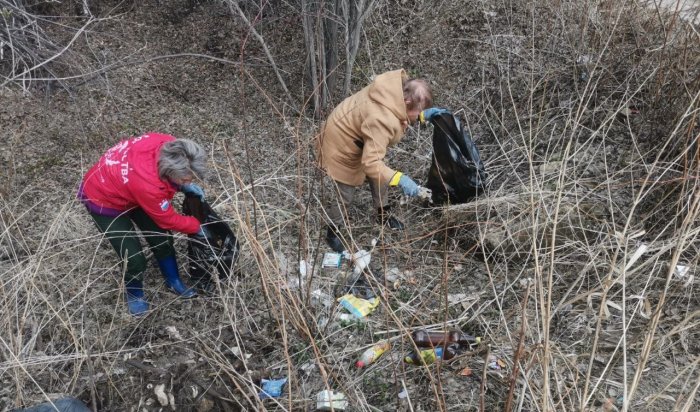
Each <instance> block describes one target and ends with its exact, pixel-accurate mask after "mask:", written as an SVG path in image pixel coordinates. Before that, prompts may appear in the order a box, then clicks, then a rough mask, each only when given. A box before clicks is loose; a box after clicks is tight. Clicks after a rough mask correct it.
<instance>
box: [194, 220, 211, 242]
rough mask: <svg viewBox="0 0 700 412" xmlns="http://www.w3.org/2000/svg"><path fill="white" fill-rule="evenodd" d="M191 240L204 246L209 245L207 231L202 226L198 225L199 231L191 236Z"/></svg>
mask: <svg viewBox="0 0 700 412" xmlns="http://www.w3.org/2000/svg"><path fill="white" fill-rule="evenodd" d="M192 238H193V239H194V240H196V241H197V242H200V243H203V244H205V245H206V244H208V243H209V230H207V228H206V227H205V226H204V225H199V230H198V231H197V233H195V234H193V235H192Z"/></svg>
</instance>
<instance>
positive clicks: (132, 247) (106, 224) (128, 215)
mask: <svg viewBox="0 0 700 412" xmlns="http://www.w3.org/2000/svg"><path fill="white" fill-rule="evenodd" d="M90 216H92V219H93V220H94V221H95V224H96V225H97V228H98V229H99V230H100V231H101V232H102V233H104V234H105V237H106V238H107V239H108V240H109V243H111V244H112V247H113V248H114V250H115V251H116V252H117V255H118V256H119V259H121V260H122V261H125V260H126V273H125V274H124V281H125V282H129V281H131V280H139V281H143V272H145V271H146V265H147V262H146V256H145V254H144V252H143V250H142V249H141V241H140V239H139V236H138V232H137V231H136V228H135V227H134V223H136V225H137V226H138V227H139V229H140V230H141V233H142V234H143V235H144V237H145V238H146V241H147V242H148V246H150V249H151V251H152V252H153V255H154V256H155V258H156V259H158V260H160V259H163V258H166V257H168V256H174V255H175V248H174V247H173V237H172V235H171V234H170V232H168V231H167V230H164V229H161V228H160V227H158V225H156V223H155V222H154V221H153V219H151V218H150V217H149V216H148V215H147V214H146V212H144V211H143V210H142V209H133V210H131V211H128V212H124V213H123V214H121V215H119V216H117V217H109V216H101V215H96V214H93V213H90Z"/></svg>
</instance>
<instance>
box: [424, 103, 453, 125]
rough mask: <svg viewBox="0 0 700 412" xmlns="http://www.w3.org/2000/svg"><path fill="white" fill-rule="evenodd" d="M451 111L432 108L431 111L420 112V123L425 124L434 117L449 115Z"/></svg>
mask: <svg viewBox="0 0 700 412" xmlns="http://www.w3.org/2000/svg"><path fill="white" fill-rule="evenodd" d="M449 112H450V111H449V110H447V109H442V108H440V107H431V108H429V109H425V110H423V111H422V112H420V122H421V123H425V122H427V121H428V120H432V119H433V117H435V116H439V115H441V114H443V113H449Z"/></svg>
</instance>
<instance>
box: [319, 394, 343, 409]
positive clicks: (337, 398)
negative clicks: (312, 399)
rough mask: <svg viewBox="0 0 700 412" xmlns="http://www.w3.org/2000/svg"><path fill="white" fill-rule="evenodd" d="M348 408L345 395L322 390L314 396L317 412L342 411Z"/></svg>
mask: <svg viewBox="0 0 700 412" xmlns="http://www.w3.org/2000/svg"><path fill="white" fill-rule="evenodd" d="M347 407H348V401H347V399H345V394H344V393H342V392H335V391H329V390H323V391H321V392H319V393H317V394H316V410H319V411H330V410H336V411H344V410H345V408H347Z"/></svg>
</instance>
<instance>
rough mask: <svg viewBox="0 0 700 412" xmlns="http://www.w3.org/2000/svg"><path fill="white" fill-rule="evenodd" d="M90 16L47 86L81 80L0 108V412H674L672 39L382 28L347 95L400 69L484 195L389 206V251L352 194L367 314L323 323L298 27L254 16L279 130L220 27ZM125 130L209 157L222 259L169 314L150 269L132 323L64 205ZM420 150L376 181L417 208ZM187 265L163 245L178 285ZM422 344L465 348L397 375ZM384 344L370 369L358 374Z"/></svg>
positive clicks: (678, 103)
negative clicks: (228, 250) (428, 335)
mask: <svg viewBox="0 0 700 412" xmlns="http://www.w3.org/2000/svg"><path fill="white" fill-rule="evenodd" d="M583 3H585V5H582V4H583ZM81 4H82V3H81V2H77V1H75V2H63V3H62V4H53V5H51V4H49V5H47V6H46V7H47V9H45V10H42V11H43V12H44V13H45V14H47V15H57V16H64V17H62V18H64V19H65V20H64V21H65V22H66V24H68V23H69V24H70V26H71V27H81V26H82V25H83V24H85V23H87V22H88V19H87V17H85V16H82V17H70V18H68V17H66V16H76V15H79V10H80V5H81ZM92 7H93V9H92V13H93V14H94V16H95V17H97V18H99V20H97V21H95V22H91V23H90V25H88V26H87V28H86V29H85V31H84V32H83V33H82V34H81V36H79V38H78V41H76V42H75V43H74V46H73V49H72V50H73V51H74V52H75V53H73V54H68V53H66V54H65V56H63V57H64V59H62V60H61V64H62V65H65V67H64V66H58V67H57V68H56V72H57V73H63V74H64V75H65V76H67V75H68V74H69V73H79V74H80V76H79V77H76V78H71V79H64V80H62V81H51V82H45V81H36V82H34V83H32V84H31V87H30V88H29V89H28V90H27V91H25V90H23V89H22V85H21V83H20V82H12V83H11V84H7V85H6V86H5V87H2V88H0V96H1V99H2V105H1V107H0V130H2V142H3V144H2V147H1V148H0V165H2V167H1V168H0V169H1V170H2V172H1V173H2V174H1V175H0V176H2V182H3V183H2V185H0V195H1V198H2V205H1V207H2V208H1V209H0V218H1V219H2V226H0V228H1V229H2V230H1V231H0V273H2V279H3V280H2V283H0V295H1V296H2V311H1V313H2V315H1V321H2V324H1V325H0V328H2V330H4V331H7V333H2V335H1V336H2V338H1V339H0V344H1V346H0V411H9V410H13V409H14V408H18V407H24V406H29V405H33V404H36V403H39V402H43V401H45V400H47V399H56V398H57V397H61V396H65V395H70V396H75V397H77V398H79V399H81V400H82V401H84V402H85V403H86V404H88V405H90V407H91V408H92V409H93V410H98V411H160V410H169V409H170V410H177V411H198V412H204V411H235V410H315V407H316V398H315V396H316V394H317V393H318V392H320V391H322V390H324V389H333V390H336V391H340V392H343V393H344V394H345V395H346V396H347V399H348V401H349V405H350V406H349V407H348V409H347V410H353V411H376V410H381V411H407V410H416V411H418V410H420V411H433V410H452V411H464V410H467V411H471V410H487V411H489V410H503V409H504V408H505V407H506V405H510V408H511V409H512V410H531V411H535V410H591V411H613V410H623V409H626V410H630V411H634V410H693V409H694V408H693V406H695V407H697V405H698V394H697V390H698V385H697V382H698V381H700V379H698V378H699V375H700V372H699V371H698V359H700V358H698V355H699V349H700V347H699V345H698V335H699V332H700V330H699V329H700V328H698V313H699V312H698V309H699V307H700V305H698V303H699V302H698V298H697V291H696V288H697V280H695V279H694V278H690V276H692V274H693V273H697V272H696V270H697V264H698V258H697V256H698V253H697V251H698V246H700V242H698V236H697V233H698V231H697V228H698V226H697V223H698V220H697V219H695V218H696V217H697V213H698V210H697V204H696V203H697V199H698V183H697V182H698V180H697V173H698V158H697V153H698V152H697V136H698V126H697V122H696V121H695V120H694V119H695V117H693V116H697V92H698V90H699V89H700V88H699V87H698V85H700V81H699V80H698V79H699V78H700V77H699V76H700V73H698V67H700V66H699V65H698V64H697V63H698V56H700V54H699V53H696V52H697V51H698V43H699V42H698V38H697V37H693V36H692V35H690V36H689V37H688V38H686V37H683V36H681V35H680V34H678V32H677V31H676V30H680V29H679V25H680V23H674V24H675V26H674V25H673V24H671V23H668V21H669V20H666V18H665V17H664V18H662V17H660V16H662V14H660V13H655V10H653V9H644V8H642V7H638V6H636V5H630V6H629V8H626V9H616V8H613V7H610V8H607V9H606V7H605V6H604V5H596V6H594V5H590V4H588V3H587V2H581V4H579V2H566V4H560V5H558V6H557V7H555V6H553V5H550V4H549V3H548V2H501V1H491V0H480V1H466V0H465V1H458V2H437V3H434V2H426V1H421V0H409V1H405V0H390V1H381V2H378V3H377V6H376V8H375V10H374V11H373V13H372V14H371V16H370V18H369V19H368V21H367V22H366V26H365V31H364V38H363V39H364V43H363V47H362V50H361V52H360V54H359V55H358V60H357V67H356V69H355V71H354V73H353V76H354V77H353V90H358V89H359V88H361V87H363V86H364V85H365V84H367V83H368V82H369V81H370V79H371V77H372V75H374V74H379V73H382V72H384V71H386V70H391V69H396V68H400V67H403V68H405V69H406V70H407V71H408V72H409V73H410V74H411V75H415V76H422V77H425V78H427V79H429V80H430V82H431V83H432V85H433V87H434V89H435V93H436V102H437V103H438V104H439V105H441V106H444V107H448V108H450V109H452V111H453V112H455V113H457V114H458V116H460V118H461V119H462V121H463V122H464V124H465V127H466V128H468V130H469V131H470V132H471V135H472V136H473V137H474V140H475V142H476V144H477V145H478V147H479V149H480V151H481V155H482V157H483V159H484V162H485V165H486V169H487V171H488V173H489V176H490V191H489V192H488V193H487V194H486V195H484V196H483V197H481V198H479V199H477V200H476V201H475V202H473V203H472V204H469V205H466V206H465V205H463V206H451V207H431V206H430V205H428V204H424V203H422V202H418V201H409V202H407V203H404V202H403V199H401V198H400V196H398V194H397V193H393V194H392V196H393V200H394V202H395V210H397V213H398V216H399V217H400V218H401V219H402V220H403V221H404V222H405V223H406V224H407V226H408V229H407V230H406V231H404V232H391V231H388V230H383V229H382V228H380V227H379V226H377V225H376V224H375V218H374V215H373V213H372V211H371V210H370V204H371V201H370V194H369V190H368V188H367V187H365V188H363V189H362V190H361V191H360V192H359V193H358V196H357V199H356V200H355V202H354V204H353V207H352V208H351V210H350V211H349V213H350V216H351V219H352V221H353V226H352V229H351V232H350V234H348V237H351V238H352V245H353V250H355V249H369V248H370V244H371V241H372V239H375V238H376V239H378V240H379V245H378V246H377V247H376V248H375V249H374V251H373V255H372V256H373V257H372V263H371V266H370V271H369V272H370V273H369V274H368V275H367V276H366V278H367V279H368V283H369V285H370V289H372V290H373V293H374V294H376V295H379V296H381V304H380V306H379V307H378V308H377V310H376V311H375V312H373V313H372V314H371V315H370V316H369V317H368V319H367V320H366V321H365V322H361V323H350V324H347V323H344V322H341V321H340V320H339V317H338V316H339V314H340V313H342V312H343V310H342V308H339V306H338V304H337V303H336V298H338V297H340V296H342V295H343V294H344V293H346V291H347V290H348V289H349V287H351V286H352V285H353V281H354V280H355V279H354V278H353V275H352V267H351V265H350V264H349V263H348V262H347V261H346V262H345V263H344V264H343V266H342V267H341V268H338V269H328V268H321V267H320V266H321V265H320V262H321V260H322V258H323V255H324V253H326V252H329V251H330V250H329V249H328V247H327V246H326V245H325V243H324V242H323V239H322V235H323V233H324V232H323V229H324V221H323V208H322V204H323V202H324V201H325V200H326V197H327V196H328V192H329V191H328V188H327V187H324V184H323V182H322V179H321V176H320V174H319V172H318V171H317V170H316V168H315V167H314V158H313V149H312V141H313V137H314V135H315V133H316V131H317V130H318V127H319V122H320V120H319V119H314V117H313V115H312V112H313V110H312V108H311V107H309V105H308V100H307V99H308V96H309V90H310V86H309V84H308V77H307V76H306V75H305V67H306V66H305V65H306V52H305V50H304V49H303V31H302V26H301V23H300V16H299V13H298V11H297V10H296V9H295V6H294V4H292V3H289V2H279V1H271V2H267V3H265V6H264V8H263V11H262V12H260V13H259V14H258V15H257V17H256V19H255V27H256V30H258V32H259V33H260V34H261V35H262V36H263V38H264V39H265V42H266V46H267V47H268V48H269V50H271V51H272V53H273V55H274V59H275V61H276V63H277V65H278V67H279V71H280V73H281V76H282V78H283V80H284V81H285V82H286V85H287V86H288V87H289V90H290V94H291V95H292V97H293V99H294V101H293V102H292V103H290V102H289V101H287V100H285V96H284V93H283V92H282V89H281V87H280V84H279V80H278V78H277V76H276V74H275V72H274V70H273V69H272V68H271V67H270V64H269V61H268V59H267V57H266V55H265V53H264V50H263V48H262V47H261V45H260V43H259V42H258V41H257V39H256V38H255V37H254V36H252V35H251V34H250V32H249V31H248V30H247V28H246V27H245V25H244V24H243V23H242V22H241V21H240V20H239V19H237V18H235V17H234V16H232V15H231V12H230V10H229V9H228V7H227V6H226V5H225V4H224V3H223V2H219V1H194V0H177V1H168V2H162V1H157V0H149V1H143V2H136V1H111V0H110V1H103V2H99V4H96V5H92ZM258 7H259V4H257V3H256V4H255V5H253V4H252V3H250V4H246V8H245V12H246V13H249V14H250V16H256V13H257V11H258V10H259V9H258ZM626 7H627V6H626ZM584 9H585V11H582V10H584ZM76 10H78V11H76ZM620 10H622V11H623V13H622V14H616V13H619V12H620ZM625 15H626V16H633V17H634V18H630V19H627V20H626V21H623V20H624V19H622V20H620V19H619V17H620V16H625ZM581 16H584V17H581ZM56 20H60V19H58V18H57V19H56ZM659 21H661V22H663V24H662V26H663V27H664V28H665V29H667V31H666V32H665V33H666V34H665V36H666V37H665V38H664V35H662V34H660V33H661V31H660V30H661V29H660V28H659V27H657V26H655V24H659V23H658V22H659ZM611 22H615V24H612V23H611ZM672 26H673V27H672ZM50 30H51V34H52V35H54V36H56V37H57V38H60V39H63V40H64V41H68V40H70V38H71V36H72V34H71V33H73V34H74V32H71V31H65V32H64V31H62V30H61V29H60V28H58V27H54V28H53V29H50ZM610 33H612V34H610ZM662 44H663V45H664V46H661V45H662ZM660 62H670V63H668V65H665V66H663V65H661V64H662V63H660ZM664 64H666V63H664ZM655 65H658V66H655ZM342 97H343V96H336V100H337V101H339V100H340V99H342ZM686 109H687V110H686ZM147 131H159V132H164V133H170V134H173V135H175V136H178V137H188V138H192V139H195V140H197V141H199V142H201V143H202V144H203V145H204V146H205V147H206V149H207V150H208V152H209V153H210V166H211V174H210V175H209V176H208V178H207V180H206V182H205V184H204V186H205V189H206V191H207V197H208V199H209V201H210V202H211V203H212V204H213V205H214V207H215V209H216V210H217V212H218V213H219V214H220V215H221V216H223V217H224V218H225V219H227V221H228V222H229V224H230V225H231V227H232V228H233V229H234V230H235V231H236V233H237V235H238V237H239V240H240V241H241V245H242V253H241V257H240V260H239V262H238V266H237V271H236V273H235V274H234V275H232V276H231V277H230V278H228V279H226V280H224V281H222V282H221V283H220V284H219V285H218V288H217V291H216V292H215V293H213V294H212V295H210V296H200V297H198V298H196V299H192V300H181V299H177V298H176V297H175V296H174V295H172V294H170V293H168V292H167V290H166V289H165V286H164V285H163V284H162V280H161V277H160V274H159V273H158V271H157V268H155V267H151V269H149V271H148V272H147V273H146V277H145V279H146V280H145V284H146V288H147V297H148V300H149V302H150V303H151V305H152V308H153V309H152V311H151V312H150V313H149V314H148V316H145V317H143V318H139V319H135V318H132V317H130V316H129V315H128V314H127V313H126V308H125V304H124V302H123V295H122V293H121V287H122V285H121V282H120V278H121V268H120V264H119V262H118V261H117V259H116V258H115V256H114V252H113V250H112V249H111V248H110V247H109V245H108V244H107V243H106V242H102V241H101V239H100V235H99V233H98V231H97V230H96V228H95V227H94V225H93V224H92V222H91V221H90V220H89V216H88V215H87V213H86V212H85V211H84V208H83V207H82V206H81V205H80V204H79V203H78V202H76V201H75V199H74V196H75V191H76V189H77V187H78V185H79V183H80V180H81V178H82V175H83V173H84V172H85V171H86V170H87V169H88V168H89V167H90V166H91V165H92V164H93V163H94V162H95V161H96V160H97V159H98V158H99V156H100V155H101V154H102V153H103V152H104V151H105V150H106V149H107V148H109V147H110V146H111V145H113V144H114V143H115V142H116V141H118V139H120V138H122V137H126V136H132V135H137V134H141V133H144V132H147ZM431 132H432V130H431V128H430V126H420V127H418V126H416V127H412V128H411V129H410V130H409V132H408V133H407V135H406V137H405V138H404V139H403V141H402V142H401V144H400V145H399V146H398V147H397V148H395V149H394V150H392V151H391V152H390V153H389V155H388V156H387V159H386V162H387V163H388V164H390V165H392V166H394V167H396V168H397V169H399V170H402V171H405V172H406V173H407V174H409V175H411V176H413V177H415V178H416V180H418V181H424V180H425V178H426V177H427V173H428V169H429V167H430V163H431V151H432V141H431V136H432V134H431ZM688 176H691V178H688ZM692 176H695V178H694V179H695V180H693V178H692ZM180 200H181V198H180V197H177V198H176V203H177V202H178V201H180ZM185 242H186V239H185V237H184V236H182V235H176V246H177V250H178V259H179V261H180V265H181V267H182V268H183V269H184V268H185V266H186V261H187V255H186V244H185ZM640 247H643V249H644V251H645V252H644V253H643V254H642V255H643V257H641V258H639V257H637V258H636V259H635V258H634V253H635V251H639V250H640ZM300 261H304V263H305V266H306V268H307V269H306V271H305V275H304V276H302V275H300V270H299V266H300V263H299V262H300ZM676 263H677V264H679V265H681V264H682V265H685V266H688V267H689V268H690V269H689V272H687V274H685V275H683V276H680V275H677V274H675V273H676V272H675V271H674V267H675V264H676ZM426 327H431V328H437V329H448V328H458V329H460V330H462V331H464V332H467V333H470V334H474V335H478V336H482V337H483V341H484V343H483V344H481V345H478V346H477V347H474V348H470V349H468V350H465V351H464V352H463V353H461V354H460V355H459V356H458V357H456V358H455V359H453V360H450V361H445V362H438V363H436V364H434V365H430V366H413V365H408V364H406V363H404V362H402V359H403V357H404V356H405V355H406V354H408V353H410V352H411V351H412V349H413V347H412V344H411V341H410V332H411V331H413V330H415V329H419V328H426ZM651 332H653V333H651ZM381 339H390V340H391V342H392V349H391V350H390V351H389V352H388V353H387V354H385V355H384V356H383V357H382V358H380V359H379V361H378V362H376V363H375V364H373V365H372V366H370V367H369V368H366V369H362V370H358V369H356V368H355V367H354V366H353V365H354V363H355V361H356V360H357V358H358V356H359V354H360V353H361V352H362V351H363V350H364V349H366V348H368V347H369V346H371V345H372V344H373V343H374V342H377V341H379V340H381ZM519 348H520V349H519ZM493 359H498V360H501V361H502V366H492V365H491V364H490V362H491V361H492V360H493ZM543 365H546V367H545V366H543ZM545 376H546V378H545ZM282 377H285V378H287V379H288V380H289V381H288V382H287V384H286V387H285V391H284V394H283V396H282V397H281V398H278V399H267V400H261V399H260V397H259V392H260V385H261V381H260V380H261V379H262V378H265V379H271V378H282ZM511 384H512V385H513V386H511ZM159 385H164V386H163V388H164V392H165V393H166V397H167V394H171V395H172V398H171V399H172V400H169V401H167V402H165V404H164V403H163V402H162V401H159V400H158V397H157V395H156V390H157V389H158V388H160V386H159ZM511 388H514V389H511ZM632 389H634V390H633V391H632ZM632 392H633V393H632ZM543 394H545V395H543ZM625 396H626V398H625ZM543 399H546V401H543ZM509 400H510V401H512V403H509ZM684 407H685V408H686V409H683V408H684Z"/></svg>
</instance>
